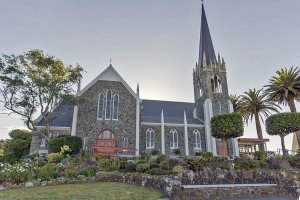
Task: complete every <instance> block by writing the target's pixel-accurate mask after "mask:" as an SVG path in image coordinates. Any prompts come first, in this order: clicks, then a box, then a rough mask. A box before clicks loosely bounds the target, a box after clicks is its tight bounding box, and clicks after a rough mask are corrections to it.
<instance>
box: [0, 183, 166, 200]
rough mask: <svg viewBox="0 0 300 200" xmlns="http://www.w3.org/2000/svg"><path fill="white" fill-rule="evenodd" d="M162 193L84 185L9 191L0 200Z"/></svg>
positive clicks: (141, 196)
mask: <svg viewBox="0 0 300 200" xmlns="http://www.w3.org/2000/svg"><path fill="white" fill-rule="evenodd" d="M162 196H163V195H162V193H161V192H159V191H157V190H153V189H149V188H145V187H142V186H135V185H129V184H125V183H102V182H101V183H85V184H67V185H56V186H44V187H33V188H21V189H10V190H2V191H0V199H5V200H9V199H27V200H34V199H55V200H58V199H74V200H75V199H103V200H104V199H105V200H106V199H107V200H114V199H122V200H125V199H128V200H129V199H130V200H137V199H142V200H147V199H149V200H150V199H151V200H152V199H159V198H162Z"/></svg>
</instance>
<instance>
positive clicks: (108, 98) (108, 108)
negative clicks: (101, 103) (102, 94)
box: [105, 90, 112, 119]
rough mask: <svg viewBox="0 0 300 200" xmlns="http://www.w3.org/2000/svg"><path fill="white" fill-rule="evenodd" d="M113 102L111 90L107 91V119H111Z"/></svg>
mask: <svg viewBox="0 0 300 200" xmlns="http://www.w3.org/2000/svg"><path fill="white" fill-rule="evenodd" d="M111 100H112V92H111V90H107V92H106V104H105V119H111Z"/></svg>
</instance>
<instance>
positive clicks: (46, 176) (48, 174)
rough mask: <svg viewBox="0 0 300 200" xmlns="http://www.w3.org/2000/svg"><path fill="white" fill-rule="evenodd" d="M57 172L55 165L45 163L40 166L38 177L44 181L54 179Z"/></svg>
mask: <svg viewBox="0 0 300 200" xmlns="http://www.w3.org/2000/svg"><path fill="white" fill-rule="evenodd" d="M57 175H58V173H57V170H56V169H55V167H54V166H53V165H52V164H50V163H49V164H46V165H44V166H42V167H41V168H40V170H39V174H38V176H39V178H41V179H42V180H44V181H49V180H51V179H54V178H55V177H57Z"/></svg>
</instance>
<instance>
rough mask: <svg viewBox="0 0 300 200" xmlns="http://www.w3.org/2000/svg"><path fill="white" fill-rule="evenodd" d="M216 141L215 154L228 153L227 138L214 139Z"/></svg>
mask: <svg viewBox="0 0 300 200" xmlns="http://www.w3.org/2000/svg"><path fill="white" fill-rule="evenodd" d="M216 143H217V154H218V155H220V156H222V155H228V140H226V139H225V140H224V139H216Z"/></svg>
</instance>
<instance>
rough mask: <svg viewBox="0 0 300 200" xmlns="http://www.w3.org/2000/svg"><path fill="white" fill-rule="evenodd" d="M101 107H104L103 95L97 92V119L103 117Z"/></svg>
mask: <svg viewBox="0 0 300 200" xmlns="http://www.w3.org/2000/svg"><path fill="white" fill-rule="evenodd" d="M103 108H104V95H103V94H102V93H101V94H99V99H98V115H97V118H98V119H103Z"/></svg>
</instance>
